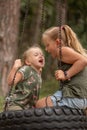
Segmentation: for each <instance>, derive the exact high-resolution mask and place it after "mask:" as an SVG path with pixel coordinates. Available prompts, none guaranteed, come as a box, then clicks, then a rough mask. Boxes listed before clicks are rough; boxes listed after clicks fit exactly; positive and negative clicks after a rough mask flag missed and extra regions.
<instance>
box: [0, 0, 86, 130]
mask: <svg viewBox="0 0 87 130" xmlns="http://www.w3.org/2000/svg"><path fill="white" fill-rule="evenodd" d="M28 1H29V0H28ZM43 1H44V0H43ZM59 1H60V2H61V0H59ZM26 12H27V11H26ZM60 49H61V48H60ZM86 129H87V116H86V114H85V111H84V110H81V109H70V108H67V107H58V106H56V107H48V106H47V107H45V108H31V109H29V110H17V111H4V112H1V113H0V130H86Z"/></svg>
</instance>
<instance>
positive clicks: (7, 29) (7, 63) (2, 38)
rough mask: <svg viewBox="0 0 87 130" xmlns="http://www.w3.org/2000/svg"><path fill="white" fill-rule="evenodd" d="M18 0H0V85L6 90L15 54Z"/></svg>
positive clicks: (5, 91)
mask: <svg viewBox="0 0 87 130" xmlns="http://www.w3.org/2000/svg"><path fill="white" fill-rule="evenodd" d="M19 9H20V0H0V79H1V81H0V87H1V88H2V92H3V94H4V95H6V93H7V92H8V85H7V75H8V72H9V70H10V69H11V66H12V64H13V61H14V59H15V58H16V56H17V49H18V47H17V42H18V41H17V38H18V27H19Z"/></svg>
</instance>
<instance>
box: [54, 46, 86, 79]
mask: <svg viewBox="0 0 87 130" xmlns="http://www.w3.org/2000/svg"><path fill="white" fill-rule="evenodd" d="M62 61H63V62H64V63H67V64H72V66H71V67H70V68H69V69H68V70H67V71H66V73H67V76H68V77H69V78H71V77H72V76H74V75H76V74H77V73H79V72H80V71H82V70H83V69H84V68H85V67H86V66H87V57H84V56H83V55H81V54H79V53H77V52H76V51H74V50H73V49H71V48H69V47H62ZM55 77H56V79H57V80H66V78H67V77H66V76H65V74H64V72H63V71H62V70H61V71H60V70H57V71H56V73H55Z"/></svg>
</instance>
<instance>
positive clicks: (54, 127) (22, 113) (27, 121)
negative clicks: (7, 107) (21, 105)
mask: <svg viewBox="0 0 87 130" xmlns="http://www.w3.org/2000/svg"><path fill="white" fill-rule="evenodd" d="M86 129H87V116H86V114H85V112H84V110H80V109H79V110H77V109H70V108H66V107H45V108H31V109H28V110H17V111H6V112H1V113H0V130H86Z"/></svg>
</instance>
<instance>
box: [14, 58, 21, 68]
mask: <svg viewBox="0 0 87 130" xmlns="http://www.w3.org/2000/svg"><path fill="white" fill-rule="evenodd" d="M21 66H22V62H21V59H17V60H15V62H14V66H13V67H14V68H20V67H21Z"/></svg>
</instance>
